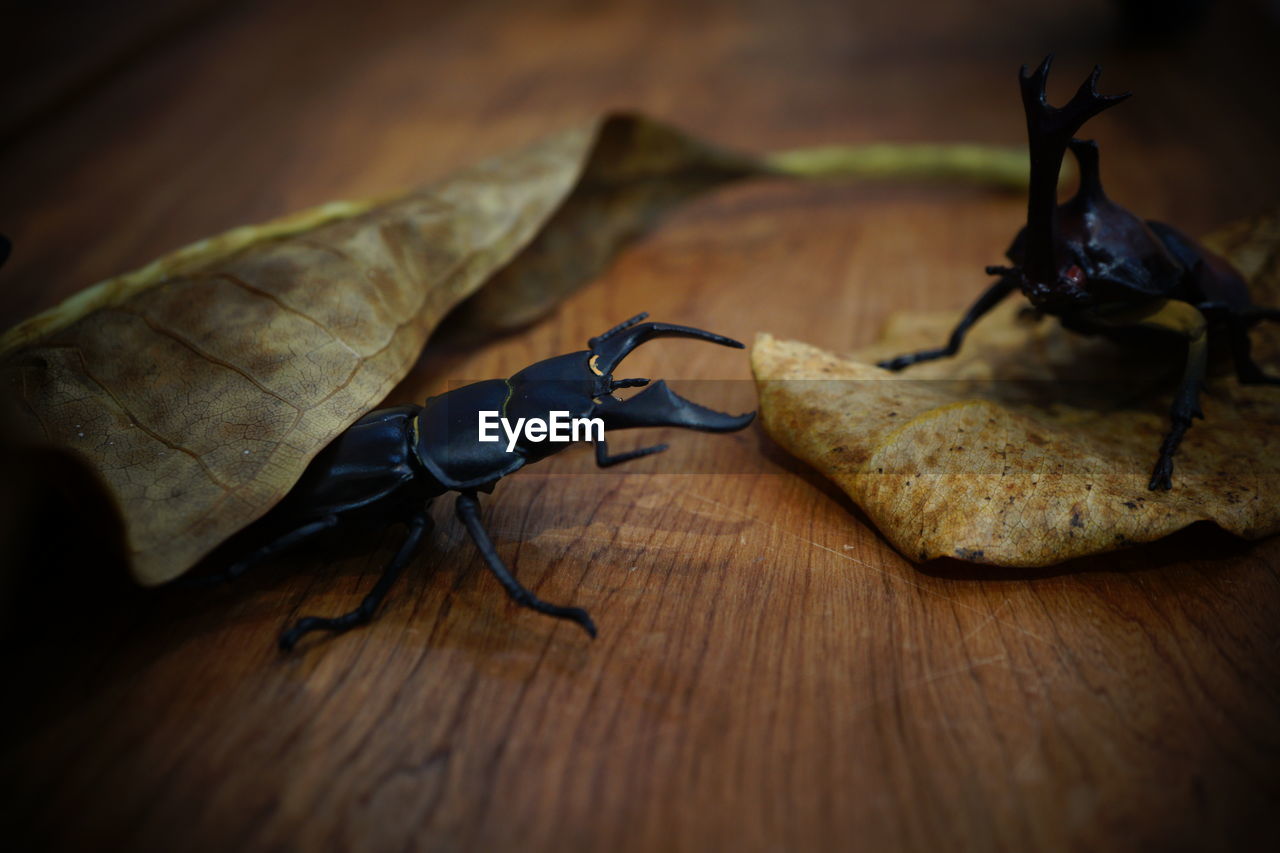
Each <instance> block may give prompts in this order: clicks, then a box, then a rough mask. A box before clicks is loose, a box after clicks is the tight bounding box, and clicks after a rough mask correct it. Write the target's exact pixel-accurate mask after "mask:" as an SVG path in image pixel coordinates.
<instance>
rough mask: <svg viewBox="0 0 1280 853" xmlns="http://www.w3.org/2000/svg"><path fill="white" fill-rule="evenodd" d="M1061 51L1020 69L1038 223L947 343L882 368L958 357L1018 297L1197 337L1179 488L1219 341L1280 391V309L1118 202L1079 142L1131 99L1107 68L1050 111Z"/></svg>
mask: <svg viewBox="0 0 1280 853" xmlns="http://www.w3.org/2000/svg"><path fill="white" fill-rule="evenodd" d="M1052 61H1053V56H1052V55H1050V56H1048V57H1046V58H1045V60H1044V62H1042V63H1041V64H1040V67H1039V68H1037V69H1036V70H1035V71H1034V72H1032V73H1028V71H1027V68H1026V66H1023V68H1022V70H1021V72H1020V74H1019V82H1020V83H1021V87H1022V105H1023V109H1024V111H1025V113H1026V119H1027V138H1028V142H1029V146H1030V149H1031V181H1030V187H1029V194H1028V200H1027V224H1026V227H1024V228H1023V229H1022V230H1021V231H1020V232H1019V233H1018V235H1017V237H1016V238H1015V239H1014V241H1013V244H1012V245H1011V246H1010V247H1009V250H1008V252H1007V253H1006V255H1007V256H1008V258H1009V260H1010V261H1012V262H1013V266H1011V267H1004V266H990V267H987V274H988V275H994V276H998V278H997V279H996V281H995V283H994V284H992V285H991V286H990V287H989V288H988V289H987V290H986V291H985V292H984V293H983V294H982V295H981V296H980V297H978V299H977V301H976V302H974V303H973V305H972V306H970V307H969V309H968V310H967V311H966V312H965V314H964V316H963V317H962V318H961V320H960V322H959V323H957V324H956V327H955V329H954V330H953V331H952V333H951V337H950V339H949V340H948V341H947V344H946V345H945V346H942V347H939V348H937V349H929V350H923V351H921V352H916V353H909V354H907V355H901V356H898V357H897V358H892V359H888V360H886V361H882V362H880V363H879V364H880V366H881V367H885V368H888V369H889V370H901V369H903V368H905V367H907V366H909V365H912V364H916V363H917V362H921V361H929V360H931V359H937V358H946V357H948V356H952V355H955V354H956V352H957V351H959V349H960V345H961V343H962V342H963V341H964V336H965V333H966V332H968V330H969V328H970V327H971V326H972V325H973V324H974V323H975V322H977V320H978V319H979V318H980V317H982V315H984V314H986V313H987V312H988V311H990V310H991V309H992V308H993V307H995V305H996V304H997V303H999V302H1000V301H1001V300H1002V299H1004V298H1005V297H1006V296H1008V295H1009V294H1011V293H1013V292H1014V291H1015V290H1021V291H1022V292H1023V293H1024V294H1026V296H1027V298H1028V299H1030V300H1031V304H1032V305H1033V306H1034V308H1035V310H1036V311H1037V312H1038V313H1042V314H1049V315H1053V316H1056V317H1058V318H1059V320H1060V322H1061V323H1062V324H1063V326H1065V327H1066V328H1068V329H1070V330H1072V331H1074V332H1080V333H1084V334H1104V335H1108V336H1110V337H1112V338H1115V339H1117V340H1119V341H1122V342H1123V341H1124V340H1125V339H1126V338H1128V337H1130V336H1131V335H1132V334H1133V330H1134V329H1135V327H1137V328H1146V329H1155V330H1158V331H1160V332H1163V333H1168V334H1171V335H1176V336H1179V337H1181V338H1182V339H1183V340H1185V342H1186V347H1187V356H1186V364H1185V367H1184V368H1183V371H1182V379H1181V382H1180V384H1179V387H1178V390H1177V392H1176V393H1175V396H1174V400H1173V405H1172V407H1171V409H1170V420H1171V421H1172V426H1171V428H1170V430H1169V432H1168V433H1167V434H1166V435H1165V437H1164V440H1163V442H1162V443H1161V445H1160V454H1159V458H1158V459H1157V461H1156V464H1155V468H1154V470H1153V471H1152V474H1151V481H1150V483H1149V484H1148V488H1150V489H1153V490H1154V489H1169V488H1171V487H1172V484H1173V483H1172V475H1173V456H1174V453H1176V452H1177V449H1178V445H1179V444H1180V443H1181V441H1182V437H1183V435H1184V434H1185V433H1186V431H1187V429H1188V428H1190V426H1191V422H1192V418H1195V417H1199V418H1203V417H1204V415H1203V413H1202V412H1201V410H1200V390H1201V384H1202V382H1203V380H1204V375H1205V369H1206V362H1207V357H1208V338H1209V335H1210V334H1213V335H1215V336H1217V335H1220V334H1225V335H1227V336H1228V339H1229V342H1230V344H1231V352H1232V357H1233V360H1234V363H1235V370H1236V376H1237V377H1238V378H1239V380H1240V382H1242V383H1248V384H1264V383H1265V384H1277V383H1280V378H1278V377H1274V376H1268V375H1266V374H1264V373H1263V372H1262V370H1261V369H1260V368H1259V367H1258V365H1257V364H1256V363H1255V362H1254V361H1253V359H1252V357H1251V356H1250V345H1249V336H1248V332H1249V329H1250V328H1251V327H1252V326H1253V325H1254V324H1256V323H1258V322H1259V321H1261V320H1278V319H1280V310H1277V309H1273V308H1261V307H1257V306H1254V305H1253V304H1251V302H1250V300H1249V292H1248V287H1247V285H1246V284H1245V281H1244V279H1243V277H1242V276H1241V275H1240V274H1239V273H1238V272H1237V271H1236V270H1235V269H1233V268H1232V266H1231V265H1230V264H1229V263H1228V262H1227V261H1226V260H1225V259H1223V258H1221V257H1219V256H1218V255H1215V254H1214V253H1212V252H1210V251H1209V250H1208V249H1206V248H1204V247H1203V246H1201V245H1199V244H1198V243H1197V242H1196V241H1194V240H1192V239H1191V238H1189V237H1187V236H1186V235H1184V234H1183V233H1182V232H1180V231H1178V230H1177V229H1176V228H1174V227H1172V226H1170V225H1165V224H1164V223H1161V222H1155V221H1152V220H1147V221H1143V220H1141V219H1139V218H1138V217H1137V216H1134V215H1133V214H1132V213H1130V212H1129V211H1127V210H1125V209H1124V208H1123V207H1121V206H1120V205H1118V204H1116V203H1115V202H1113V201H1111V199H1109V198H1107V196H1106V194H1105V193H1104V192H1103V191H1102V181H1101V178H1100V177H1099V171H1098V146H1097V143H1095V142H1093V141H1091V140H1090V141H1085V140H1080V139H1075V138H1073V137H1074V136H1075V133H1076V131H1078V130H1079V129H1080V127H1081V126H1082V125H1084V123H1085V122H1086V121H1088V120H1089V119H1090V118H1092V117H1093V116H1095V115H1097V114H1098V113H1100V112H1102V111H1103V110H1105V109H1107V108H1109V107H1112V106H1115V105H1116V104H1118V103H1119V102H1120V101H1123V100H1124V99H1125V98H1127V97H1129V93H1127V92H1126V93H1124V94H1121V95H1105V96H1104V95H1099V94H1098V91H1097V87H1096V84H1097V80H1098V75H1099V74H1100V73H1101V71H1100V69H1098V68H1096V67H1095V68H1094V69H1093V73H1092V74H1090V75H1089V77H1088V78H1087V79H1086V80H1085V82H1084V83H1083V84H1082V85H1081V86H1080V89H1079V90H1078V91H1077V92H1076V94H1075V95H1074V97H1072V98H1071V100H1070V102H1068V103H1067V104H1066V106H1063V107H1060V108H1059V107H1053V106H1050V104H1049V102H1048V99H1047V97H1046V95H1045V81H1046V80H1047V79H1048V76H1049V66H1050V64H1051V63H1052ZM1068 148H1070V150H1071V152H1072V154H1074V155H1075V158H1076V162H1077V163H1078V164H1079V166H1080V187H1079V190H1078V191H1077V193H1076V195H1075V197H1074V198H1072V199H1070V200H1069V201H1067V202H1066V203H1065V204H1062V205H1059V204H1058V200H1057V186H1058V173H1059V170H1060V169H1061V165H1062V158H1063V157H1064V156H1065V155H1066V152H1067V149H1068Z"/></svg>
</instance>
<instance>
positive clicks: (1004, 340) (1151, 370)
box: [752, 216, 1280, 566]
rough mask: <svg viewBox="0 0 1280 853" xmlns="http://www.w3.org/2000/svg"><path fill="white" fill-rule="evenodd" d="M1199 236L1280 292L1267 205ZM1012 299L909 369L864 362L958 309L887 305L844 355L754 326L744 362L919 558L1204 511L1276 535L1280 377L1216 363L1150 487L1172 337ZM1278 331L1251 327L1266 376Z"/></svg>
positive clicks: (984, 557) (1057, 546) (1117, 543)
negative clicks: (1168, 483)
mask: <svg viewBox="0 0 1280 853" xmlns="http://www.w3.org/2000/svg"><path fill="white" fill-rule="evenodd" d="M1208 242H1209V243H1210V245H1212V246H1213V247H1214V248H1215V249H1216V250H1217V251H1219V252H1221V253H1223V254H1225V255H1226V256H1227V257H1228V258H1230V259H1231V260H1232V261H1233V262H1234V263H1235V264H1236V265H1237V267H1238V268H1239V269H1240V270H1241V271H1242V272H1244V273H1245V274H1246V276H1247V277H1248V278H1249V280H1250V284H1251V289H1252V292H1253V296H1254V299H1255V301H1256V302H1257V303H1259V304H1263V305H1276V304H1280V216H1271V217H1265V218H1262V219H1259V220H1255V221H1252V222H1249V223H1243V224H1241V225H1238V226H1233V227H1232V228H1229V229H1227V230H1225V231H1223V232H1221V233H1220V234H1218V235H1216V236H1215V237H1213V238H1210V240H1209V241H1208ZM1023 307H1024V306H1023V305H1021V304H1018V300H1009V301H1008V302H1007V303H1006V304H1004V305H1002V306H1000V307H999V308H997V309H996V311H993V312H992V314H990V315H989V316H988V317H986V318H984V319H983V320H982V321H981V322H980V323H978V324H977V325H976V326H975V327H974V329H973V331H972V332H971V333H970V335H969V337H968V338H967V339H966V341H965V344H964V347H963V349H962V350H961V353H960V355H959V356H958V357H956V358H953V359H948V360H941V361H935V362H930V363H925V364H920V365H917V366H915V367H912V368H911V369H910V370H909V371H906V372H904V373H890V372H888V371H885V370H882V369H880V368H878V367H876V366H874V363H875V361H876V360H878V359H881V358H885V357H890V356H894V355H898V354H901V353H903V352H910V351H913V350H917V349H921V348H923V347H926V346H936V345H937V344H938V343H939V342H940V341H945V340H946V337H947V335H948V334H949V333H950V331H951V329H952V328H953V327H954V325H955V322H956V320H957V319H958V317H959V315H958V314H954V313H947V314H919V313H915V314H905V315H901V316H898V317H896V318H894V319H893V320H891V321H890V324H889V327H888V329H887V330H886V332H885V334H884V335H883V336H882V339H881V340H880V341H879V342H878V343H876V344H875V345H874V346H872V347H870V348H867V349H865V350H862V351H860V352H856V353H853V354H852V355H851V356H849V357H848V358H839V357H837V356H834V355H831V354H829V353H826V352H823V351H821V350H818V349H815V348H814V347H811V346H808V345H806V344H801V343H793V342H786V341H779V340H775V339H773V338H772V337H770V336H768V335H761V336H760V338H759V339H758V340H757V341H756V344H755V346H754V348H753V350H752V365H753V369H754V371H755V376H756V380H757V383H758V386H759V391H760V402H761V417H762V421H763V423H764V426H765V429H766V430H767V431H768V433H769V435H770V436H771V437H773V439H774V440H775V441H777V442H778V443H779V444H780V445H782V446H783V447H785V448H786V449H787V450H788V451H790V452H791V453H793V454H794V455H796V456H798V457H799V458H801V459H803V460H805V461H806V462H808V463H809V464H811V465H813V466H814V467H815V468H817V469H818V470H819V471H821V472H822V473H823V474H824V475H826V476H827V477H829V478H831V479H832V480H833V481H834V482H835V483H836V484H837V485H839V486H840V488H841V489H843V490H844V491H845V492H846V493H847V494H848V495H849V496H850V497H851V498H852V499H853V500H854V501H855V502H856V503H857V504H858V505H859V506H860V507H862V509H863V510H864V511H865V512H866V513H867V515H868V516H869V517H870V518H871V520H872V521H873V522H875V524H876V526H877V527H879V529H880V530H881V531H882V532H883V533H884V535H885V536H886V537H888V539H889V540H890V541H891V542H893V544H894V546H895V547H897V548H898V550H900V551H901V552H902V553H903V554H905V555H907V556H909V557H911V558H913V559H919V560H921V561H923V560H928V559H932V558H934V557H942V556H950V557H958V558H960V559H964V560H971V561H974V562H980V563H991V564H995V565H1002V566H1043V565H1050V564H1053V563H1057V562H1060V561H1063V560H1067V559H1070V558H1072V557H1078V556H1083V555H1085V554H1093V553H1098V552H1102V551H1108V550H1112V549H1114V548H1117V547H1121V546H1124V545H1127V544H1131V543H1135V542H1146V541H1150V540H1153V539H1157V538H1160V537H1162V536H1166V535H1168V534H1169V533H1172V532H1173V531H1175V530H1178V529H1180V528H1182V527H1185V526H1186V525H1188V524H1191V523H1193V522H1195V521H1200V520H1210V521H1213V522H1215V523H1217V524H1218V525H1220V526H1221V527H1223V528H1225V529H1226V530H1229V531H1231V532H1233V533H1235V534H1238V535H1240V536H1244V537H1247V538H1251V539H1253V538H1259V537H1262V536H1267V535H1270V534H1272V533H1275V532H1276V531H1277V530H1280V477H1278V476H1277V475H1278V474H1280V429H1278V427H1280V389H1278V388H1275V387H1260V386H1241V385H1239V384H1238V383H1237V382H1236V381H1235V379H1234V377H1233V376H1231V375H1221V374H1219V375H1216V376H1215V377H1214V378H1213V379H1212V381H1211V382H1210V384H1209V387H1208V389H1207V391H1206V394H1205V399H1204V411H1205V420H1204V421H1197V423H1196V425H1195V427H1194V428H1193V429H1192V430H1191V431H1190V432H1189V433H1188V434H1187V437H1186V440H1185V441H1184V443H1183V445H1182V448H1181V450H1180V451H1179V453H1178V456H1177V458H1176V470H1175V472H1174V488H1173V490H1172V491H1168V492H1152V491H1148V490H1147V480H1148V477H1149V476H1150V469H1151V465H1152V464H1153V463H1154V461H1155V457H1156V452H1157V448H1158V446H1159V444H1160V440H1161V437H1162V435H1163V433H1164V432H1165V430H1166V429H1167V428H1168V421H1167V410H1168V407H1169V403H1170V400H1171V394H1172V383H1171V382H1170V381H1167V380H1169V379H1174V378H1176V376H1177V373H1178V371H1180V369H1181V364H1182V356H1181V353H1180V350H1179V348H1178V347H1177V346H1176V345H1175V346H1173V347H1172V348H1169V349H1166V348H1163V347H1156V348H1154V349H1149V350H1147V351H1145V352H1135V351H1134V350H1133V349H1131V348H1124V349H1122V348H1120V347H1119V346H1118V345H1117V344H1114V343H1111V342H1109V341H1106V340H1103V339H1100V338H1086V337H1082V336H1079V335H1075V334H1072V333H1070V332H1067V331H1066V330H1064V329H1062V327H1061V326H1060V325H1058V324H1057V323H1056V322H1054V321H1051V320H1045V321H1041V322H1036V321H1035V320H1034V319H1033V318H1030V317H1028V316H1026V315H1025V314H1024V312H1023V310H1022V309H1023ZM1276 338H1277V336H1276V335H1275V334H1274V333H1271V334H1270V335H1268V334H1267V331H1266V330H1265V329H1264V328H1261V327H1260V328H1259V329H1257V330H1255V332H1254V340H1255V348H1254V349H1255V355H1256V356H1258V361H1259V363H1260V364H1262V365H1263V366H1264V367H1269V368H1270V370H1271V371H1272V372H1275V370H1276V368H1277V367H1280V346H1277V345H1276V344H1277V340H1276ZM1224 361H1229V360H1226V359H1224ZM1228 366H1229V365H1227V364H1222V365H1220V369H1226V368H1227V367H1228Z"/></svg>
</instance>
